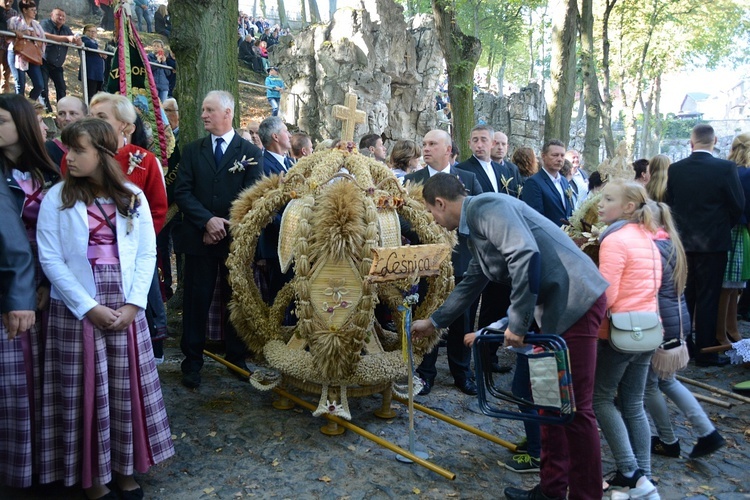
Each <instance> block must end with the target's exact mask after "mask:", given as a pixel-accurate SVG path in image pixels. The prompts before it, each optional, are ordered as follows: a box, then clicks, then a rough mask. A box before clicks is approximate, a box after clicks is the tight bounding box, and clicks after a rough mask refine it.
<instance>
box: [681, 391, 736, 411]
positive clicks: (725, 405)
mask: <svg viewBox="0 0 750 500" xmlns="http://www.w3.org/2000/svg"><path fill="white" fill-rule="evenodd" d="M690 394H692V395H693V397H694V398H695V399H697V400H698V401H703V402H704V403H710V404H712V405H716V406H721V407H722V408H724V409H726V410H729V409H730V408H732V406H733V405H732V403H730V402H728V401H722V400H721V399H716V398H712V397H710V396H704V395H703V394H698V393H695V392H691V393H690Z"/></svg>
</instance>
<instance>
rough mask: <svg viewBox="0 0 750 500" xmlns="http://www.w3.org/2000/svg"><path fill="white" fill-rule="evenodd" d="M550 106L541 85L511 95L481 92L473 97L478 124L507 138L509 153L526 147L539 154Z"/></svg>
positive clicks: (533, 84) (530, 85)
mask: <svg viewBox="0 0 750 500" xmlns="http://www.w3.org/2000/svg"><path fill="white" fill-rule="evenodd" d="M546 112H547V104H546V103H545V101H544V96H543V95H542V92H541V89H540V88H539V85H538V84H536V83H531V84H529V86H528V87H524V88H522V89H521V90H520V91H518V92H516V93H514V94H511V95H510V96H508V97H506V96H496V95H493V94H489V93H485V92H480V93H479V94H477V95H476V97H475V98H474V116H475V118H476V121H477V123H482V122H484V123H486V124H487V125H491V126H492V127H493V128H494V129H495V130H498V131H501V132H504V133H505V134H506V135H507V136H508V152H509V154H511V153H512V152H513V151H514V150H515V149H516V148H518V147H521V146H526V147H529V148H532V149H533V150H534V151H537V152H540V151H541V149H542V145H543V143H544V115H545V114H546Z"/></svg>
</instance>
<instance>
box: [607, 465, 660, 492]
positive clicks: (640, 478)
mask: <svg viewBox="0 0 750 500" xmlns="http://www.w3.org/2000/svg"><path fill="white" fill-rule="evenodd" d="M606 482H607V485H608V486H607V488H606V489H605V490H604V491H605V492H610V494H608V495H606V496H607V498H609V497H610V496H611V493H612V492H616V491H620V492H622V493H624V494H626V495H628V494H629V496H630V498H651V497H652V495H653V494H654V493H657V494H658V492H657V491H656V486H655V485H654V483H652V482H651V480H650V479H649V478H647V477H646V475H645V474H644V473H643V470H642V469H638V470H636V471H635V472H634V473H633V477H625V476H623V475H622V473H621V472H620V471H619V470H618V471H617V472H616V473H615V475H614V476H612V477H610V478H609V479H607V481H606ZM655 498H658V496H657V497H655Z"/></svg>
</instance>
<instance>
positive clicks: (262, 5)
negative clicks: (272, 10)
mask: <svg viewBox="0 0 750 500" xmlns="http://www.w3.org/2000/svg"><path fill="white" fill-rule="evenodd" d="M260 13H261V14H262V15H263V17H266V0H260Z"/></svg>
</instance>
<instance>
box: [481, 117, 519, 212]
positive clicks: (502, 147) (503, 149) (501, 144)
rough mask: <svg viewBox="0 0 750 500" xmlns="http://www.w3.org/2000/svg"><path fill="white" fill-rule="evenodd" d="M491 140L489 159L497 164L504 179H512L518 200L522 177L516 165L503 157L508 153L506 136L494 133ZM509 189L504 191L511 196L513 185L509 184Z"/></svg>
mask: <svg viewBox="0 0 750 500" xmlns="http://www.w3.org/2000/svg"><path fill="white" fill-rule="evenodd" d="M493 138H494V141H493V143H492V149H491V150H490V159H492V162H493V163H497V165H498V167H499V169H500V171H501V172H502V174H503V175H504V176H505V178H506V179H507V178H510V177H513V179H514V180H515V184H516V186H517V190H516V193H515V196H516V197H517V198H518V197H520V188H521V186H523V177H521V172H520V171H519V170H518V167H517V166H516V164H515V163H511V162H510V161H508V160H507V159H506V158H505V155H506V154H507V153H508V136H507V135H505V133H503V132H499V131H498V132H495V135H494V136H493ZM483 187H484V186H483ZM509 187H510V189H507V190H504V191H505V193H506V194H509V195H513V190H512V187H513V185H512V184H511V185H510V186H509Z"/></svg>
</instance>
